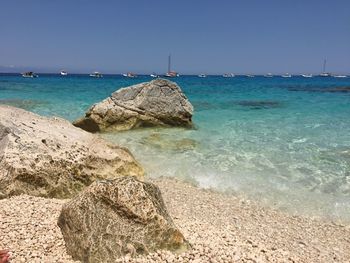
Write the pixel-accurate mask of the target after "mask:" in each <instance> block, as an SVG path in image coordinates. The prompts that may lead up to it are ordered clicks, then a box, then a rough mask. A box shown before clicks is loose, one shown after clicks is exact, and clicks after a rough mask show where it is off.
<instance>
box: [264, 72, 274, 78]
mask: <svg viewBox="0 0 350 263" xmlns="http://www.w3.org/2000/svg"><path fill="white" fill-rule="evenodd" d="M264 77H265V78H272V77H273V75H272V73H267V74H266V75H264Z"/></svg>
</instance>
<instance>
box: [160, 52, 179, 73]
mask: <svg viewBox="0 0 350 263" xmlns="http://www.w3.org/2000/svg"><path fill="white" fill-rule="evenodd" d="M164 76H165V77H167V78H175V77H178V76H179V74H178V73H177V72H176V71H173V70H171V55H169V56H168V72H167V73H165V75H164Z"/></svg>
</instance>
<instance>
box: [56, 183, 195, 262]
mask: <svg viewBox="0 0 350 263" xmlns="http://www.w3.org/2000/svg"><path fill="white" fill-rule="evenodd" d="M58 225H59V227H60V228H61V230H62V234H63V238H64V240H65V242H66V248H67V252H68V254H70V255H71V256H72V258H73V259H75V260H81V261H83V262H94V263H97V262H115V261H116V260H117V259H118V258H120V257H121V256H122V255H126V254H132V255H136V254H147V253H149V252H152V251H155V250H156V249H169V250H175V251H183V250H186V249H187V247H188V243H187V241H185V239H184V237H183V235H182V234H181V233H180V231H179V230H178V229H177V228H176V227H175V225H174V223H173V221H172V219H171V217H170V216H169V215H168V212H167V211H166V208H165V204H164V202H163V199H162V196H161V193H160V190H159V188H158V187H157V186H156V185H154V184H152V183H144V182H141V181H138V180H137V179H135V178H133V177H122V178H117V179H114V180H101V181H96V182H94V183H93V184H92V185H91V186H90V187H88V188H87V189H86V190H85V191H83V192H82V193H81V194H79V195H78V196H77V197H76V198H74V199H72V200H71V201H70V202H69V203H67V204H65V205H64V206H63V208H62V212H61V214H60V216H59V219H58Z"/></svg>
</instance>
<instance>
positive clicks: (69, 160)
mask: <svg viewBox="0 0 350 263" xmlns="http://www.w3.org/2000/svg"><path fill="white" fill-rule="evenodd" d="M120 175H132V176H139V177H142V176H143V170H142V168H141V167H140V166H139V164H138V163H137V162H136V161H135V159H134V158H133V156H132V155H131V154H130V153H129V152H128V151H127V150H126V149H124V148H121V147H118V146H116V145H112V144H109V143H107V142H106V141H105V140H103V139H101V138H100V137H98V136H97V135H93V134H90V133H88V132H85V131H83V130H81V129H78V128H76V127H74V126H73V125H72V124H71V123H69V122H68V121H66V120H63V119H59V118H46V117H42V116H39V115H36V114H34V113H30V112H27V111H25V110H22V109H18V108H14V107H10V106H4V105H0V198H4V197H7V196H12V195H19V194H29V195H33V196H42V197H56V198H67V197H72V196H73V195H74V194H76V193H77V192H78V191H80V190H81V189H82V188H84V187H85V186H87V185H90V184H91V183H92V182H93V181H95V180H96V179H104V178H115V177H117V176H120Z"/></svg>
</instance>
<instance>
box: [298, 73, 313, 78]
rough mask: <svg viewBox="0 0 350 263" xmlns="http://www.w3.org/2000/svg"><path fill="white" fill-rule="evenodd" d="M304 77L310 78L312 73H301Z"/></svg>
mask: <svg viewBox="0 0 350 263" xmlns="http://www.w3.org/2000/svg"><path fill="white" fill-rule="evenodd" d="M301 76H302V77H304V78H312V74H301Z"/></svg>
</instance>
